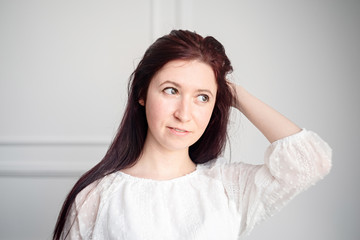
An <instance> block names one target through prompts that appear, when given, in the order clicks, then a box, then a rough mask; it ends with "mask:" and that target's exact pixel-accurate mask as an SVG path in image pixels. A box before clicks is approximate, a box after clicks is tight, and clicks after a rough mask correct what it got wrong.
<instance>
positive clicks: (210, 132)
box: [53, 30, 233, 239]
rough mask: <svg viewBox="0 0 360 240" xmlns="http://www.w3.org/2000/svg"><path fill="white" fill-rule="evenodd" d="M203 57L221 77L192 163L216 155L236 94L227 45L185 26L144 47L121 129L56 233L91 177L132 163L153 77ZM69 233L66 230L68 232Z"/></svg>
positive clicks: (63, 215) (60, 223)
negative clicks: (171, 64)
mask: <svg viewBox="0 0 360 240" xmlns="http://www.w3.org/2000/svg"><path fill="white" fill-rule="evenodd" d="M177 59H182V60H199V61H202V62H204V63H206V64H208V65H209V66H211V68H212V69H213V71H214V73H215V77H216V82H217V86H218V89H217V95H216V103H215V106H214V110H213V113H212V116H211V119H210V122H209V124H208V126H207V128H206V130H205V132H204V134H203V135H202V136H201V138H200V139H199V140H198V141H197V142H196V143H194V144H193V145H192V146H190V148H189V155H190V158H191V160H192V161H193V162H194V163H197V164H200V163H205V162H207V161H210V160H211V159H214V158H216V157H218V156H219V155H220V154H221V153H222V152H223V150H224V148H225V144H226V139H227V124H228V119H229V113H230V107H231V105H232V101H233V97H232V93H231V90H230V88H229V86H228V84H227V81H226V75H227V74H228V73H229V72H231V71H232V67H231V63H230V61H229V59H228V57H227V56H226V54H225V49H224V47H223V45H222V44H221V43H220V42H218V41H217V40H216V39H215V38H213V37H211V36H208V37H205V38H203V37H202V36H200V35H198V34H196V33H194V32H190V31H184V30H174V31H172V32H171V33H170V34H168V35H165V36H163V37H161V38H159V39H157V40H156V41H155V42H154V43H153V44H152V45H151V46H150V47H149V48H148V49H147V50H146V52H145V54H144V56H143V58H142V60H141V61H140V63H139V65H138V66H137V68H136V69H135V71H134V72H133V73H132V74H131V76H130V82H129V85H128V93H129V96H128V102H127V106H126V110H125V113H124V116H123V119H122V121H121V123H120V126H119V130H118V132H117V134H116V136H115V138H114V140H113V142H112V143H111V145H110V147H109V149H108V151H107V153H106V155H105V156H104V158H103V159H102V160H101V161H100V162H99V163H98V164H97V165H96V166H95V167H93V168H92V169H90V170H89V171H88V172H86V173H85V174H84V175H83V176H82V177H81V178H80V179H79V180H78V181H77V183H76V184H75V186H74V187H73V189H72V190H71V191H70V193H69V194H68V196H67V198H66V200H65V202H64V204H63V206H62V209H61V211H60V214H59V217H58V220H57V223H56V226H55V230H54V235H53V239H60V236H61V234H62V231H63V229H64V225H65V222H66V219H67V217H68V214H69V210H70V207H71V205H72V204H73V202H74V200H75V198H76V195H77V194H78V193H79V192H80V191H81V190H83V189H84V188H85V187H86V186H88V185H89V184H91V183H92V182H94V181H96V180H98V179H100V178H102V177H104V176H106V175H108V174H111V173H114V172H116V171H119V170H121V169H124V168H126V167H129V166H132V165H134V164H135V163H136V161H137V159H138V157H139V156H140V154H141V151H142V149H143V146H144V143H145V138H146V133H147V128H148V126H147V121H146V116H145V109H144V107H143V106H141V105H140V104H139V99H144V100H146V93H147V90H148V86H149V84H150V81H151V79H152V77H153V76H154V75H155V73H156V72H157V71H159V70H160V69H161V68H162V67H163V66H164V65H165V64H166V63H168V62H170V61H172V60H177ZM64 235H65V236H66V235H67V233H64Z"/></svg>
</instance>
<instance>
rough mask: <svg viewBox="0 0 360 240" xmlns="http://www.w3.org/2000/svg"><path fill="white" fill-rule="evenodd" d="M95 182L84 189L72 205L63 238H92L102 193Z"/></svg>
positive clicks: (72, 239) (73, 239)
mask: <svg viewBox="0 0 360 240" xmlns="http://www.w3.org/2000/svg"><path fill="white" fill-rule="evenodd" d="M97 184H98V182H94V183H92V184H90V185H89V186H87V187H86V188H85V189H83V190H82V191H81V192H80V193H79V194H78V195H77V196H76V199H75V201H74V203H73V204H72V206H71V209H70V212H69V215H68V218H67V220H66V222H65V226H64V230H63V232H62V235H61V239H66V240H68V239H69V240H75V239H76V240H78V239H91V236H92V232H93V229H94V226H95V223H96V219H97V213H98V211H99V205H100V194H99V192H98V189H97V188H96V185H97Z"/></svg>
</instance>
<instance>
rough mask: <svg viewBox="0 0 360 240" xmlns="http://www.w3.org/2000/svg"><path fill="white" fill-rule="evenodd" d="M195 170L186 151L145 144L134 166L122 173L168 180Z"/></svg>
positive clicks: (194, 165)
mask: <svg viewBox="0 0 360 240" xmlns="http://www.w3.org/2000/svg"><path fill="white" fill-rule="evenodd" d="M195 169H196V164H195V163H194V162H193V161H191V159H190V156H189V152H188V149H182V150H178V151H170V150H164V149H160V148H157V147H154V146H150V145H149V144H146V143H145V145H144V148H143V152H142V154H141V155H140V157H139V159H138V160H137V162H136V164H135V165H134V166H132V167H130V168H126V169H123V170H122V171H123V172H124V173H127V174H130V175H132V176H134V177H141V178H149V179H154V180H169V179H174V178H177V177H181V176H184V175H186V174H189V173H191V172H193V171H195Z"/></svg>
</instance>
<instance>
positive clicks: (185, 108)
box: [174, 98, 191, 122]
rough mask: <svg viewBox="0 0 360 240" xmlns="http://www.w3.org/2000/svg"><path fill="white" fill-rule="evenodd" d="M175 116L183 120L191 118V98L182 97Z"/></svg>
mask: <svg viewBox="0 0 360 240" xmlns="http://www.w3.org/2000/svg"><path fill="white" fill-rule="evenodd" d="M174 116H175V117H176V118H177V119H178V120H180V121H181V122H188V121H190V120H191V101H190V100H189V99H185V98H184V99H181V100H180V101H179V103H178V105H177V108H176V110H175V113H174Z"/></svg>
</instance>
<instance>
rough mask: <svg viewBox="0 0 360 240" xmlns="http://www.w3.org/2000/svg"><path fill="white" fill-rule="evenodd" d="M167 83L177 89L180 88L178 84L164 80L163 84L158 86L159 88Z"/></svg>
mask: <svg viewBox="0 0 360 240" xmlns="http://www.w3.org/2000/svg"><path fill="white" fill-rule="evenodd" d="M167 83H170V84H172V85H174V86H175V87H177V88H180V87H181V86H180V84H178V83H176V82H173V81H170V80H166V81H165V82H162V83H161V84H160V85H159V86H160V87H161V86H162V85H164V84H167Z"/></svg>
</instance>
